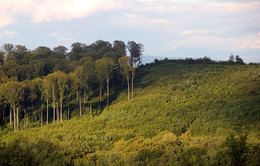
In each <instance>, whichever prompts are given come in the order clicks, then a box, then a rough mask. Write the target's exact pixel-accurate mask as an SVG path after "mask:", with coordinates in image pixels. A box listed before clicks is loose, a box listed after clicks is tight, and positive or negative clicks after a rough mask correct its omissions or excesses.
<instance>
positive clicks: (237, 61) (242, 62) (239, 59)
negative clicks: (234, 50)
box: [235, 55, 244, 64]
mask: <svg viewBox="0 0 260 166" xmlns="http://www.w3.org/2000/svg"><path fill="white" fill-rule="evenodd" d="M235 59H236V63H237V64H244V61H243V59H242V58H240V57H239V55H237V56H236V58H235Z"/></svg>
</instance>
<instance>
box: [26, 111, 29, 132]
mask: <svg viewBox="0 0 260 166" xmlns="http://www.w3.org/2000/svg"><path fill="white" fill-rule="evenodd" d="M26 116H27V118H26V128H28V121H29V115H28V112H26Z"/></svg>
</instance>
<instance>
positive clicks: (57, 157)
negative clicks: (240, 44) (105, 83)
mask: <svg viewBox="0 0 260 166" xmlns="http://www.w3.org/2000/svg"><path fill="white" fill-rule="evenodd" d="M259 73H260V66H259V65H230V64H220V63H217V64H187V63H184V62H183V61H176V60H172V61H171V60H165V61H157V62H156V63H150V64H147V65H145V66H140V67H139V68H138V69H137V72H136V79H135V89H134V91H135V93H134V95H135V96H134V100H132V101H127V89H123V90H122V91H121V92H120V93H119V94H118V95H117V96H116V97H115V98H114V100H113V102H112V104H111V105H110V106H109V107H105V109H104V110H103V111H102V112H98V111H97V110H94V113H93V114H94V115H95V116H94V117H90V116H89V114H90V112H89V110H88V109H86V110H85V113H84V115H83V116H81V117H80V118H79V117H77V116H74V117H73V118H72V119H71V120H64V121H63V122H60V123H53V124H49V125H45V126H43V127H32V126H31V128H28V129H26V130H23V131H19V132H18V133H13V132H10V131H8V129H4V130H2V131H1V136H0V139H1V144H2V145H1V149H0V152H1V158H5V161H8V160H12V161H14V163H18V161H20V162H21V163H22V162H27V163H30V164H33V165H48V164H53V165H80V164H86V165H111V164H115V165H133V164H136V165H148V164H150V165H158V164H159V163H161V164H165V165H176V164H177V165H189V164H192V163H193V164H194V163H196V164H198V165H205V164H209V165H215V164H222V165H225V164H227V165H229V164H232V162H233V160H232V157H230V156H229V155H227V153H225V150H226V149H225V147H223V142H225V138H226V137H228V138H229V140H232V138H233V141H234V142H235V141H243V136H245V135H243V134H247V135H248V136H247V138H248V140H247V142H248V143H247V145H246V146H248V149H249V150H250V152H252V153H250V157H249V158H250V159H247V160H246V161H245V162H249V163H250V164H252V165H254V164H256V165H257V164H258V162H259V161H258V160H259V159H257V154H259V153H257V151H258V152H259V148H258V149H257V148H256V149H254V148H253V147H255V145H257V144H259V136H260V133H259V131H260V130H259V126H260V111H259V108H260V75H259ZM92 100H96V99H95V98H93V99H92ZM36 126H37V125H36ZM230 134H234V135H240V137H235V138H234V137H232V136H230ZM227 140H228V139H227ZM227 140H226V142H227ZM239 145H240V144H239ZM226 147H228V145H227V146H226Z"/></svg>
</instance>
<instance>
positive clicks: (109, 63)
mask: <svg viewBox="0 0 260 166" xmlns="http://www.w3.org/2000/svg"><path fill="white" fill-rule="evenodd" d="M103 61H104V70H105V71H104V72H105V75H106V80H107V106H108V105H109V80H110V78H111V77H112V71H113V68H114V66H115V63H114V61H113V59H111V58H103Z"/></svg>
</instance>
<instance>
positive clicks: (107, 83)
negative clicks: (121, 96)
mask: <svg viewBox="0 0 260 166" xmlns="http://www.w3.org/2000/svg"><path fill="white" fill-rule="evenodd" d="M108 105H109V79H107V107H108Z"/></svg>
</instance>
